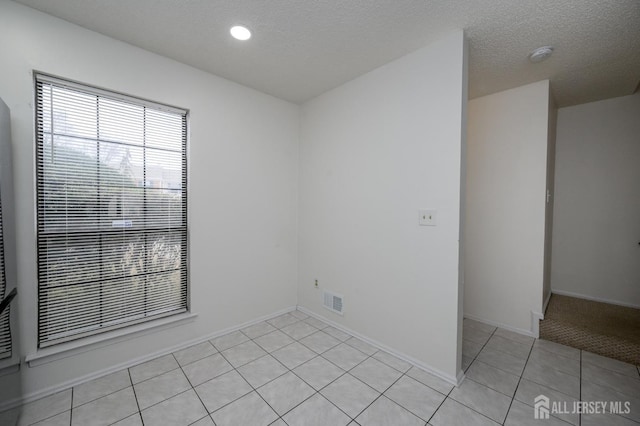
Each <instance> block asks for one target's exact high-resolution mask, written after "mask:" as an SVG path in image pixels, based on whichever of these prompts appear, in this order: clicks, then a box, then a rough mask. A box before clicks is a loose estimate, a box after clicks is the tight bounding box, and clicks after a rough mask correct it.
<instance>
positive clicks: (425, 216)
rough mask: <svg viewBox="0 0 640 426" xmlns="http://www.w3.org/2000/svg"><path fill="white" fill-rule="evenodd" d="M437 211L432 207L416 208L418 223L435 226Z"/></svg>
mask: <svg viewBox="0 0 640 426" xmlns="http://www.w3.org/2000/svg"><path fill="white" fill-rule="evenodd" d="M437 213H438V211H437V210H434V209H420V210H418V215H419V218H418V224H419V225H420V226H436V216H437Z"/></svg>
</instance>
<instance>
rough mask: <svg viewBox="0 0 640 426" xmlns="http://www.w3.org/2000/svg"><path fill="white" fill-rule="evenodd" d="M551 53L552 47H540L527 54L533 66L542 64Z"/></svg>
mask: <svg viewBox="0 0 640 426" xmlns="http://www.w3.org/2000/svg"><path fill="white" fill-rule="evenodd" d="M552 53H553V46H542V47H538V48H537V49H535V50H534V51H533V52H531V53H529V60H530V61H531V62H533V63H534V64H537V63H538V62H542V61H544V60H545V59H547V58H548V57H549V56H551V54H552Z"/></svg>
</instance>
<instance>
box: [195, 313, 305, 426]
mask: <svg viewBox="0 0 640 426" xmlns="http://www.w3.org/2000/svg"><path fill="white" fill-rule="evenodd" d="M276 318H277V317H276ZM270 325H271V326H272V327H276V326H275V325H273V324H270ZM276 329H277V330H280V328H278V327H276ZM243 334H244V333H243ZM267 334H268V333H267ZM285 334H286V333H285ZM245 336H246V334H245ZM247 337H249V336H247ZM258 337H261V336H258ZM248 341H249V342H252V343H253V344H255V345H257V346H258V347H259V348H260V349H262V350H263V351H264V349H263V348H262V347H261V346H260V345H258V344H257V343H256V342H254V341H253V339H251V338H249V340H248ZM293 343H295V341H294V342H293ZM293 343H291V344H293ZM286 346H289V345H286ZM286 346H284V347H286ZM277 350H280V349H277ZM265 352H266V354H265V355H263V356H261V357H258V358H256V359H254V360H251V361H249V362H247V363H245V364H242V365H240V366H238V367H237V368H236V367H235V366H234V365H233V364H232V363H231V362H229V360H228V359H227V357H226V356H224V354H223V353H222V352H220V355H221V356H222V357H223V358H224V360H225V361H227V363H228V364H229V365H230V366H231V368H232V369H233V370H232V371H235V372H236V374H238V375H239V376H240V377H242V380H244V381H245V382H246V383H247V384H248V385H249V387H250V388H251V389H252V390H251V392H248V393H246V394H244V395H242V396H240V397H238V398H236V399H234V400H233V401H231V402H229V403H228V404H225V405H223V406H222V407H219V408H218V409H217V410H215V411H220V410H221V409H223V408H224V407H227V406H229V405H231V404H233V403H234V402H236V401H238V400H239V399H241V398H244V397H245V396H247V395H249V394H251V393H252V392H255V393H256V394H257V395H258V397H260V399H262V400H263V401H264V403H265V404H267V406H268V407H269V408H270V409H271V411H273V412H274V413H275V414H276V416H277V418H276V419H275V420H274V422H275V421H278V420H279V419H282V416H281V415H280V414H279V413H278V412H277V411H276V410H274V408H273V407H272V406H271V404H269V403H268V402H267V401H266V400H265V399H264V398H263V396H262V395H261V394H260V392H258V389H257V388H255V387H254V386H253V385H252V384H251V383H249V381H248V380H247V379H246V378H245V377H244V376H243V375H242V373H241V372H240V371H238V368H240V367H243V366H245V365H248V364H251V363H252V362H254V361H257V360H259V359H261V358H264V357H266V356H271V358H273V359H275V360H276V362H278V363H279V364H281V365H282V366H283V367H284V368H285V369H286V370H287V372H288V371H291V370H289V368H288V367H287V366H286V365H284V364H282V362H280V360H279V359H277V358H276V357H274V356H272V355H271V354H270V353H269V352H267V351H265ZM224 374H227V373H224ZM285 374H287V373H283V374H281V375H279V376H278V377H275V378H273V379H271V380H269V381H268V382H266V383H264V384H263V385H262V386H264V385H266V384H268V383H271V382H272V381H274V380H277V379H279V378H280V377H282V376H284V375H285ZM220 376H222V374H221V375H220ZM220 376H218V377H220ZM214 379H215V377H214ZM211 380H213V379H211ZM205 383H206V382H205ZM262 386H260V387H262ZM196 394H197V392H196ZM205 409H206V406H205ZM207 412H209V410H207ZM209 416H211V414H209ZM211 420H213V417H211ZM282 421H283V422H284V419H282ZM214 423H215V420H214ZM271 423H273V422H271ZM271 423H270V424H271ZM285 424H286V422H285Z"/></svg>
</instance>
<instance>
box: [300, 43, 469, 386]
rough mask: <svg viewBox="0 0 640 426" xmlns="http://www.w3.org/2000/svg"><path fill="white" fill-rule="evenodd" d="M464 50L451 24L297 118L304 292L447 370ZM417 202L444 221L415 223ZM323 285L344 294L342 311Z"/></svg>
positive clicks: (307, 303)
mask: <svg viewBox="0 0 640 426" xmlns="http://www.w3.org/2000/svg"><path fill="white" fill-rule="evenodd" d="M465 52H466V49H465V47H464V36H463V33H462V32H456V33H454V34H451V35H450V36H448V37H446V38H444V39H442V40H440V41H438V42H435V43H433V44H431V45H429V46H427V47H425V48H423V49H421V50H418V51H416V52H414V53H411V54H409V55H407V56H405V57H403V58H400V59H398V60H396V61H393V62H391V63H389V64H387V65H384V66H382V67H380V68H378V69H376V70H374V71H371V72H369V73H367V74H365V75H363V76H361V77H359V78H356V79H355V80H353V81H351V82H349V83H347V84H345V85H343V86H341V87H338V88H336V89H334V90H332V91H330V92H328V93H326V94H324V95H321V96H319V97H318V98H316V99H314V100H312V101H310V102H308V103H306V104H304V105H303V108H302V123H301V145H300V204H299V206H300V207H299V223H300V225H299V233H300V237H299V249H300V254H299V282H298V299H299V304H300V305H301V306H304V307H306V308H308V309H310V310H312V311H313V312H315V313H317V314H319V315H322V316H325V317H326V318H328V319H330V320H332V321H335V322H337V323H339V324H340V325H342V326H344V327H347V328H349V329H351V330H354V331H356V332H358V333H360V334H361V335H363V336H366V337H367V338H370V339H372V340H374V341H376V342H378V343H381V344H383V345H386V346H389V347H391V348H394V349H396V350H397V351H398V352H400V353H402V354H404V355H406V356H408V357H411V358H413V359H415V360H417V361H418V362H420V363H422V364H423V365H424V366H427V367H429V368H431V369H433V371H436V372H438V373H439V374H441V375H442V376H444V377H447V378H449V379H450V380H455V378H456V375H457V374H458V373H459V372H460V357H459V354H458V347H457V346H458V345H457V341H458V325H459V324H458V323H459V319H458V311H459V309H458V296H459V294H458V260H459V255H458V239H459V226H460V186H461V182H460V175H461V155H462V152H461V150H462V141H463V135H464V132H465V130H464V123H463V110H464V108H465V104H466V91H465V81H466V80H465V77H466V72H467V70H466V68H465V66H464V65H465V64H464V56H465ZM419 208H434V209H437V210H438V216H437V226H435V227H425V226H418V209H419ZM315 279H318V280H319V287H320V288H319V289H315V288H314V287H313V284H314V280H315ZM322 289H326V290H329V291H334V292H336V293H339V294H341V295H343V296H344V306H345V312H344V316H339V315H337V314H334V313H332V312H330V311H328V310H325V309H323V308H322V304H321V295H322Z"/></svg>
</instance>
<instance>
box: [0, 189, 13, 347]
mask: <svg viewBox="0 0 640 426" xmlns="http://www.w3.org/2000/svg"><path fill="white" fill-rule="evenodd" d="M0 197H2V194H0ZM0 201H1V200H0ZM6 293H7V279H6V275H5V270H4V237H3V235H2V202H0V301H2V300H3V299H4V297H5V296H6V295H7V294H6ZM9 311H10V307H9V306H7V307H6V309H5V310H4V312H2V314H1V315H0V359H5V358H9V357H11V329H10V328H9V325H10V323H9V321H10V314H9Z"/></svg>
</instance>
